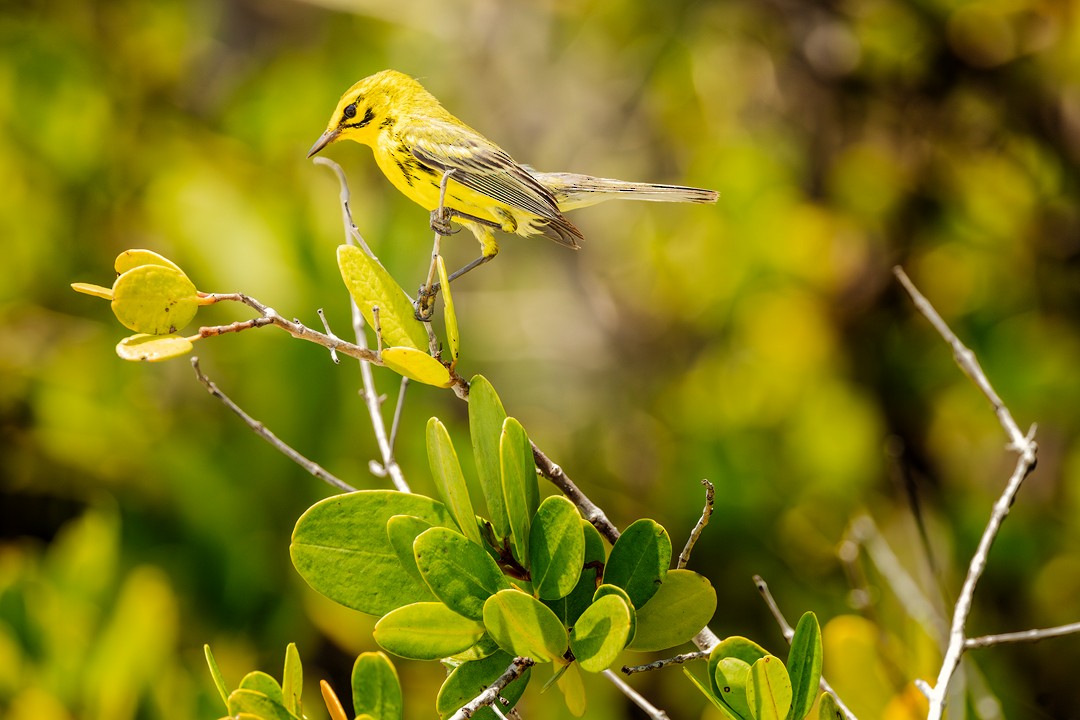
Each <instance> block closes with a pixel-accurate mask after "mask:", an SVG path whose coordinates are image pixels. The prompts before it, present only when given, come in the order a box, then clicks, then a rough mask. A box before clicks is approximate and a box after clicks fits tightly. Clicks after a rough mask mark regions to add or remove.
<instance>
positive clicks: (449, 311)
mask: <svg viewBox="0 0 1080 720" xmlns="http://www.w3.org/2000/svg"><path fill="white" fill-rule="evenodd" d="M435 264H436V265H438V266H439V286H440V287H441V288H442V294H443V315H444V317H443V320H444V321H445V322H446V343H447V344H448V345H449V346H450V367H454V365H455V364H456V363H457V359H458V352H459V351H460V349H461V336H460V335H459V334H458V322H457V313H456V312H454V297H453V295H451V294H450V277H449V276H448V275H447V274H446V262H445V261H444V260H443V257H442V255H437V256H436V257H435Z"/></svg>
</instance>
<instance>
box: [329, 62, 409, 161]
mask: <svg viewBox="0 0 1080 720" xmlns="http://www.w3.org/2000/svg"><path fill="white" fill-rule="evenodd" d="M418 94H420V95H427V91H426V90H424V88H423V87H422V86H421V85H420V83H418V82H416V80H413V79H412V78H411V77H409V76H408V75H405V74H403V73H399V72H398V71H397V70H383V71H382V72H378V73H375V74H374V75H371V76H369V77H366V78H364V79H363V80H361V81H360V82H358V83H356V84H355V85H353V86H352V87H351V88H349V89H348V90H346V91H345V94H344V95H342V96H341V99H340V100H338V104H337V107H336V108H334V113H333V115H331V116H330V122H329V123H328V124H327V126H326V132H324V133H323V134H322V135H321V136H320V137H319V139H318V140H316V141H315V144H314V145H312V146H311V150H310V151H309V152H308V157H311V156H312V155H314V154H316V153H317V152H319V151H320V150H322V149H323V148H324V147H326V146H327V145H329V144H330V143H332V142H337V141H338V140H354V141H356V142H358V143H363V144H364V145H373V144H374V143H375V140H376V138H377V137H378V134H379V130H380V128H381V127H382V125H383V123H385V122H386V121H387V120H390V121H391V122H393V120H394V118H395V115H396V113H400V112H402V111H405V110H407V109H408V106H409V105H410V104H411V101H412V100H413V99H414V98H415V97H417V95H418Z"/></svg>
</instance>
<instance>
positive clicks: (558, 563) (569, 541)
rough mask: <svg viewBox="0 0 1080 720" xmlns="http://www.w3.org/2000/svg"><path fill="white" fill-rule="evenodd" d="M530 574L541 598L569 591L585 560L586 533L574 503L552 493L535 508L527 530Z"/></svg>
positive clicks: (553, 596)
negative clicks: (583, 530) (582, 528)
mask: <svg viewBox="0 0 1080 720" xmlns="http://www.w3.org/2000/svg"><path fill="white" fill-rule="evenodd" d="M529 557H530V567H529V573H530V574H531V576H532V583H533V588H535V590H536V593H537V594H538V595H539V596H540V599H541V600H557V599H558V598H561V597H565V596H566V595H568V594H570V591H571V590H573V589H574V586H575V585H577V581H578V578H579V577H580V576H581V566H582V564H583V563H584V562H585V534H584V533H583V532H582V530H581V515H580V514H579V513H578V510H577V508H576V507H575V506H574V503H572V502H570V501H569V500H567V499H566V498H564V497H563V496H561V495H552V496H551V497H549V498H548V499H546V500H544V502H542V503H540V507H539V508H538V509H537V511H536V515H534V516H533V519H532V527H531V528H530V529H529Z"/></svg>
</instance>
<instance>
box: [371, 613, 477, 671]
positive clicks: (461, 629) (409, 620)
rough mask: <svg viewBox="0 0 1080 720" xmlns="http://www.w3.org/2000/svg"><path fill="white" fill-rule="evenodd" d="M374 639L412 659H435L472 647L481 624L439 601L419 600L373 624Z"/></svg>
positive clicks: (390, 650)
mask: <svg viewBox="0 0 1080 720" xmlns="http://www.w3.org/2000/svg"><path fill="white" fill-rule="evenodd" d="M373 634H374V637H375V642H377V643H379V645H381V646H382V647H383V648H384V649H385V650H387V651H389V652H392V653H394V654H395V655H398V656H400V657H403V658H409V659H412V660H438V659H439V658H444V657H449V656H450V655H454V654H455V653H459V652H461V651H462V650H466V649H468V648H470V647H472V646H473V645H474V644H475V643H476V641H477V640H479V639H480V636H481V635H483V634H484V626H483V625H481V624H480V623H478V622H477V621H475V620H470V619H469V618H467V617H463V616H461V615H458V614H457V613H456V612H454V611H453V610H451V609H450V608H448V607H446V606H445V605H443V604H442V603H441V602H419V603H413V604H412V605H406V606H404V607H400V608H398V609H397V610H392V611H390V612H389V613H387V614H386V615H383V617H382V618H381V619H380V620H379V622H377V623H375V631H374V633H373Z"/></svg>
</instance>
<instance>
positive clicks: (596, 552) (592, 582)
mask: <svg viewBox="0 0 1080 720" xmlns="http://www.w3.org/2000/svg"><path fill="white" fill-rule="evenodd" d="M579 522H580V524H581V531H582V534H583V536H584V538H585V556H584V562H583V563H582V567H581V568H580V571H579V573H578V581H577V584H576V585H574V589H573V590H571V591H570V594H569V595H567V596H566V597H564V598H560V599H558V600H544V604H545V605H547V606H548V607H549V608H551V609H552V610H553V611H554V612H555V614H556V615H557V616H558V617H559V619H560V620H562V623H563V625H565V626H567V627H573V625H574V623H575V622H577V619H578V618H579V617H580V616H581V613H583V612H585V608H587V607H589V605H590V604H591V603H592V601H593V594H594V593H595V592H596V587H597V583H598V582H599V580H600V578H601V577H602V576H603V572H604V560H605V559H606V557H607V551H606V549H605V546H604V539H603V538H602V537H600V531H599V530H597V529H596V528H595V527H593V524H592V523H590V522H589V521H588V520H579ZM594 563H595V564H594ZM587 566H591V567H587ZM627 597H629V596H627Z"/></svg>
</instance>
